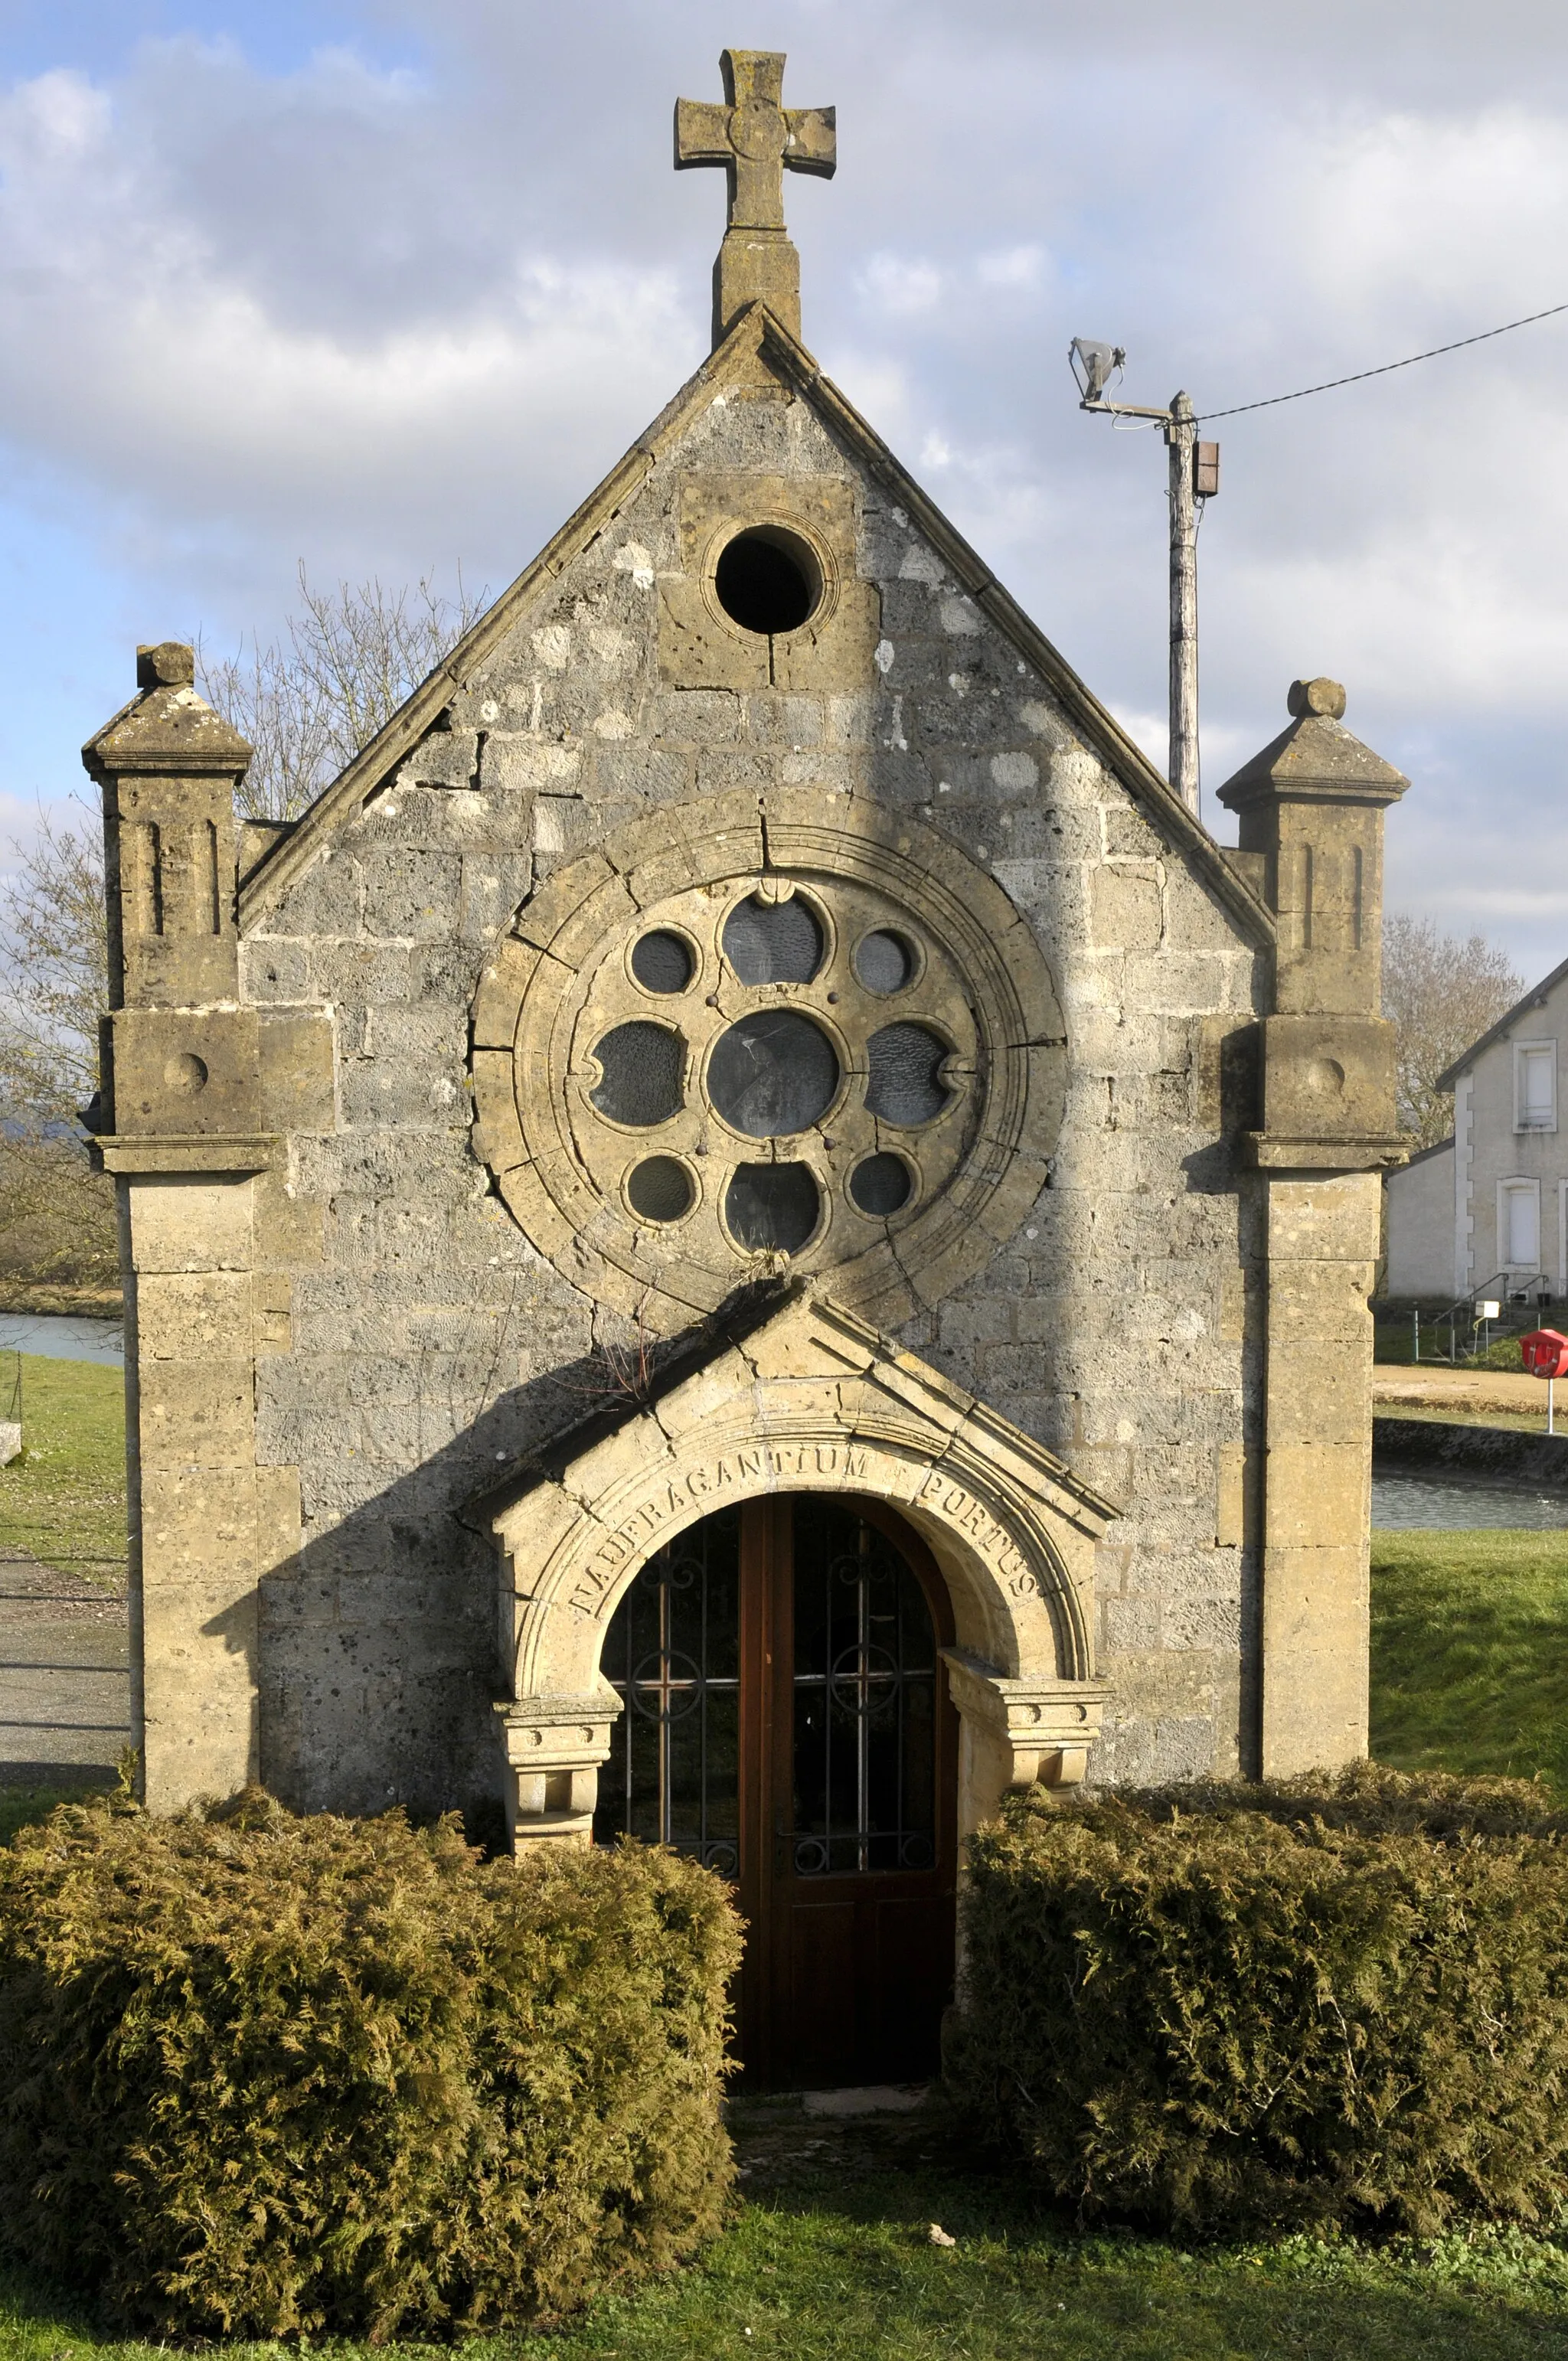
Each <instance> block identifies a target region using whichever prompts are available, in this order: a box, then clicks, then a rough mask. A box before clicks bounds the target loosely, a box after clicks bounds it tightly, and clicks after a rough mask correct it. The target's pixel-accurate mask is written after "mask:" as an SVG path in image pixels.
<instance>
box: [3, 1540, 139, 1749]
mask: <svg viewBox="0 0 1568 2361" xmlns="http://www.w3.org/2000/svg"><path fill="white" fill-rule="evenodd" d="M126 1653H127V1632H126V1600H125V1590H124V1577H123V1576H122V1577H121V1580H120V1584H119V1587H118V1589H117V1590H115V1589H111V1588H110V1587H109V1586H108V1585H107V1584H106V1583H105V1582H102V1581H101V1582H97V1583H90V1582H84V1581H82V1579H80V1578H79V1577H75V1576H71V1575H68V1574H61V1573H59V1572H57V1571H56V1569H55V1568H54V1567H52V1566H47V1565H38V1563H37V1561H36V1560H35V1559H33V1558H29V1557H17V1556H12V1555H0V1785H3V1786H7V1787H41V1786H71V1785H74V1784H77V1783H78V1782H79V1781H80V1782H82V1784H90V1783H93V1782H95V1781H97V1780H99V1779H102V1778H104V1777H106V1776H107V1774H108V1773H112V1772H113V1770H114V1768H115V1763H116V1762H117V1761H118V1759H119V1756H120V1753H121V1752H122V1750H123V1749H124V1748H125V1747H127V1746H128V1745H129V1744H130V1742H131V1730H130V1675H129V1672H128V1670H127V1664H126Z"/></svg>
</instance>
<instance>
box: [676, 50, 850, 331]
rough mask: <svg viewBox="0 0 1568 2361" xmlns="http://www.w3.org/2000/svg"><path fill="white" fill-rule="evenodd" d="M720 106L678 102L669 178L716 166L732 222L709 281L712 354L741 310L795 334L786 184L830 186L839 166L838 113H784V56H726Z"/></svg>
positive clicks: (796, 276)
mask: <svg viewBox="0 0 1568 2361" xmlns="http://www.w3.org/2000/svg"><path fill="white" fill-rule="evenodd" d="M718 66H719V71H720V72H721V73H722V75H723V76H724V104H722V105H718V104H713V103H711V102H709V101H708V100H707V99H696V98H680V99H677V100H676V101H675V170H676V171H677V172H682V171H688V170H691V169H692V167H693V166H694V165H699V164H722V165H723V167H724V169H725V171H726V173H727V174H728V176H729V226H728V227H727V229H726V231H725V234H724V244H723V245H722V247H720V248H719V251H718V261H717V262H716V264H715V265H714V272H713V341H714V343H715V344H716V345H717V344H718V342H719V340H720V338H721V337H722V336H723V335H725V333H726V332H727V331H728V330H729V328H730V327H731V326H732V325H733V324H734V322H735V320H736V319H737V318H738V317H739V315H740V313H741V312H743V311H744V310H745V308H746V305H747V304H748V303H753V302H763V303H766V304H767V306H768V308H769V310H770V311H772V312H773V313H775V314H776V315H777V317H778V318H779V319H780V320H782V321H783V323H784V326H785V327H786V328H788V329H789V330H790V332H791V334H792V335H799V334H800V257H799V256H798V254H796V252H795V247H794V246H793V245H792V244H791V243H790V239H789V236H788V233H787V232H786V230H785V228H784V173H785V172H786V171H791V172H817V173H819V174H820V175H821V176H822V178H823V179H825V180H830V179H831V178H832V175H833V171H834V169H835V167H836V166H837V164H838V161H839V139H838V131H837V127H836V123H835V111H834V109H833V108H832V107H830V106H785V105H784V103H783V94H784V52H783V51H782V50H780V49H726V50H725V51H724V53H723V55H722V56H721V57H720V59H719V60H718Z"/></svg>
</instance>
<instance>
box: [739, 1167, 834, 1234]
mask: <svg viewBox="0 0 1568 2361" xmlns="http://www.w3.org/2000/svg"><path fill="white" fill-rule="evenodd" d="M820 1210H821V1199H820V1198H819V1197H818V1195H817V1181H816V1179H815V1177H814V1175H813V1174H812V1173H810V1172H809V1171H808V1170H806V1166H805V1165H804V1164H738V1165H737V1166H736V1168H735V1172H734V1177H733V1179H732V1180H730V1183H729V1190H728V1191H727V1192H726V1195H725V1199H724V1218H725V1221H726V1222H727V1223H728V1224H729V1235H730V1236H731V1237H732V1238H733V1239H734V1240H735V1243H736V1245H737V1246H744V1247H745V1248H746V1250H747V1251H748V1253H751V1254H766V1253H770V1252H772V1253H774V1254H798V1253H799V1252H800V1249H801V1247H802V1246H804V1245H805V1244H806V1239H807V1238H808V1237H809V1236H810V1235H811V1233H812V1231H813V1230H814V1229H815V1228H816V1227H817V1214H818V1213H819V1211H820Z"/></svg>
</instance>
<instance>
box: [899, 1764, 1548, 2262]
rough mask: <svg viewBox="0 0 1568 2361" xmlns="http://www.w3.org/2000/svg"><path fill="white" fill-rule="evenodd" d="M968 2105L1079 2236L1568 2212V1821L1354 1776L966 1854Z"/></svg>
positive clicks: (1475, 1785) (1377, 1774) (1050, 1807)
mask: <svg viewBox="0 0 1568 2361" xmlns="http://www.w3.org/2000/svg"><path fill="white" fill-rule="evenodd" d="M963 1913H964V1916H963V1925H964V1962H965V1964H964V1972H963V1982H962V1991H961V1995H960V2002H959V2008H958V2010H957V2012H956V2013H955V2015H954V2016H953V2017H952V2018H951V2020H950V2021H949V2025H948V2039H947V2047H946V2070H947V2075H948V2083H949V2086H950V2089H951V2091H952V2093H953V2095H954V2097H955V2098H956V2099H957V2100H958V2101H959V2103H960V2104H961V2105H962V2106H963V2108H964V2109H965V2111H966V2112H967V2113H968V2114H970V2116H971V2118H974V2119H976V2120H977V2121H978V2123H979V2125H981V2127H982V2128H983V2130H984V2131H985V2132H986V2134H987V2135H988V2136H990V2137H992V2139H994V2140H997V2141H999V2142H1000V2143H1002V2144H1003V2146H1005V2147H1010V2148H1011V2149H1013V2150H1014V2152H1019V2151H1022V2152H1023V2153H1024V2154H1025V2156H1026V2157H1027V2158H1029V2160H1030V2162H1031V2163H1032V2165H1033V2168H1034V2169H1035V2171H1036V2175H1037V2176H1038V2178H1039V2180H1040V2181H1041V2182H1042V2183H1043V2185H1044V2187H1045V2188H1046V2189H1047V2190H1048V2191H1050V2193H1051V2194H1052V2195H1053V2196H1055V2197H1058V2198H1066V2199H1069V2200H1070V2201H1072V2202H1075V2203H1076V2204H1077V2205H1078V2207H1079V2209H1080V2213H1081V2214H1082V2215H1083V2216H1085V2217H1090V2218H1092V2217H1096V2216H1102V2215H1104V2214H1107V2213H1117V2214H1121V2215H1124V2216H1131V2217H1133V2218H1135V2219H1142V2220H1144V2221H1146V2222H1149V2223H1151V2224H1156V2225H1157V2226H1158V2227H1160V2228H1163V2229H1168V2230H1177V2231H1188V2232H1191V2231H1197V2232H1221V2231H1225V2232H1235V2231H1247V2230H1254V2231H1255V2230H1259V2229H1265V2228H1286V2227H1306V2226H1311V2225H1320V2226H1322V2225H1327V2224H1331V2223H1340V2224H1345V2225H1346V2226H1350V2227H1360V2228H1364V2229H1365V2228H1369V2227H1373V2226H1376V2225H1382V2226H1386V2227H1387V2228H1390V2229H1403V2230H1409V2231H1413V2232H1416V2233H1419V2234H1422V2235H1425V2234H1430V2233H1431V2232H1432V2231H1434V2230H1436V2229H1438V2228H1440V2227H1441V2226H1442V2224H1444V2223H1445V2222H1447V2221H1449V2220H1451V2219H1453V2218H1454V2217H1455V2216H1457V2215H1480V2216H1489V2217H1491V2218H1494V2219H1511V2220H1515V2221H1522V2222H1541V2221H1545V2220H1549V2219H1551V2218H1552V2217H1553V2216H1554V2215H1556V2214H1557V2213H1558V2212H1559V2210H1560V2209H1561V2207H1562V2205H1563V2201H1564V2198H1565V2196H1568V1816H1564V1815H1562V1814H1553V1813H1552V1812H1550V1811H1548V1810H1546V1809H1544V1808H1543V1797H1542V1795H1541V1790H1540V1789H1539V1788H1536V1787H1532V1786H1530V1785H1529V1784H1527V1783H1525V1782H1524V1781H1522V1780H1502V1779H1493V1780H1472V1781H1461V1780H1458V1779H1452V1778H1445V1777H1441V1776H1420V1775H1418V1776H1404V1775H1402V1774H1401V1773H1398V1772H1392V1771H1384V1770H1379V1769H1376V1768H1374V1767H1373V1766H1371V1765H1367V1764H1363V1765H1359V1766H1357V1767H1356V1768H1355V1769H1354V1770H1352V1771H1349V1772H1347V1773H1344V1774H1343V1775H1342V1776H1340V1777H1337V1778H1332V1777H1329V1776H1327V1775H1321V1776H1317V1777H1313V1778H1308V1779H1302V1780H1297V1781H1292V1782H1288V1783H1281V1784H1272V1785H1267V1786H1256V1787H1245V1786H1240V1785H1237V1786H1232V1787H1221V1786H1212V1787H1183V1788H1176V1789H1167V1790H1164V1791H1160V1792H1157V1793H1150V1794H1145V1795H1125V1794H1124V1795H1090V1796H1088V1797H1085V1798H1083V1799H1081V1800H1077V1801H1074V1802H1071V1803H1069V1804H1067V1805H1065V1806H1063V1805H1055V1804H1052V1803H1050V1802H1048V1801H1047V1799H1046V1798H1045V1797H1044V1796H1043V1795H1042V1794H1041V1793H1040V1791H1039V1790H1037V1789H1036V1790H1035V1791H1034V1792H1033V1794H1032V1795H1030V1796H1027V1797H1022V1798H1019V1799H1017V1800H1016V1801H1015V1802H1014V1803H1013V1804H1011V1805H1010V1806H1008V1808H1007V1809H1006V1811H1005V1812H1004V1814H1003V1818H1002V1819H1001V1820H1000V1821H999V1822H993V1823H992V1825H991V1826H990V1827H989V1828H985V1829H982V1830H981V1833H980V1834H979V1835H978V1836H977V1837H976V1838H975V1839H972V1840H971V1843H970V1884H969V1889H968V1892H967V1894H966V1896H965V1898H964V1904H963Z"/></svg>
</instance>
